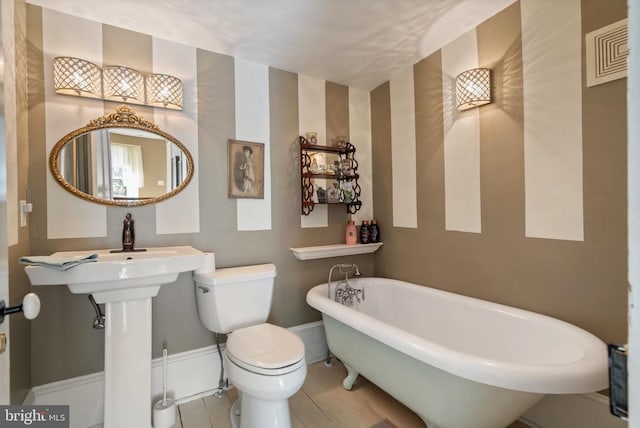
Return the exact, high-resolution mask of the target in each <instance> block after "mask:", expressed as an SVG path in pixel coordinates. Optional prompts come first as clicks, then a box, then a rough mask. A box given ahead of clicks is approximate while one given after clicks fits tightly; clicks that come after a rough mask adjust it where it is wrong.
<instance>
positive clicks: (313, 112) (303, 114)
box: [298, 74, 329, 228]
mask: <svg viewBox="0 0 640 428" xmlns="http://www.w3.org/2000/svg"><path fill="white" fill-rule="evenodd" d="M325 87H326V82H325V81H324V80H322V79H318V78H315V77H310V76H305V75H303V74H299V75H298V130H299V134H300V135H305V133H306V132H317V133H318V137H317V138H318V144H321V145H325V144H326V143H327V110H326V92H325ZM318 156H321V155H318ZM316 181H317V183H316V184H320V182H319V181H318V180H316ZM325 189H326V185H325ZM328 225H329V216H328V213H327V206H326V205H316V206H315V207H313V211H311V214H309V215H301V216H300V226H301V227H303V228H305V227H327V226H328Z"/></svg>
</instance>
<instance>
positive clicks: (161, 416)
mask: <svg viewBox="0 0 640 428" xmlns="http://www.w3.org/2000/svg"><path fill="white" fill-rule="evenodd" d="M175 423H176V403H175V402H174V401H173V400H171V399H167V400H166V401H164V400H160V401H158V402H157V403H156V404H154V405H153V428H171V427H172V426H173V424H175Z"/></svg>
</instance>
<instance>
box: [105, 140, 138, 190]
mask: <svg viewBox="0 0 640 428" xmlns="http://www.w3.org/2000/svg"><path fill="white" fill-rule="evenodd" d="M111 185H112V187H111V191H112V192H113V197H114V198H137V197H138V196H139V192H140V188H141V187H144V167H143V164H142V147H140V146H137V145H132V144H120V143H113V142H112V143H111Z"/></svg>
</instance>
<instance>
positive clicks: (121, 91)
mask: <svg viewBox="0 0 640 428" xmlns="http://www.w3.org/2000/svg"><path fill="white" fill-rule="evenodd" d="M103 77H104V99H106V100H111V101H119V102H125V103H130V104H144V78H143V77H142V73H140V72H139V71H137V70H134V69H133V68H129V67H124V66H121V65H107V66H105V67H104V70H103Z"/></svg>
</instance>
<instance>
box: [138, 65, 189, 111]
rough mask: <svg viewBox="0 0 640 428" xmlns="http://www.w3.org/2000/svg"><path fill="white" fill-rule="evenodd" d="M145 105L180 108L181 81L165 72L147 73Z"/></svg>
mask: <svg viewBox="0 0 640 428" xmlns="http://www.w3.org/2000/svg"><path fill="white" fill-rule="evenodd" d="M146 81H147V105H151V106H156V107H164V108H170V109H174V110H182V81H181V80H180V79H178V78H177V77H173V76H169V75H167V74H149V75H148V76H147V77H146Z"/></svg>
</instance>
